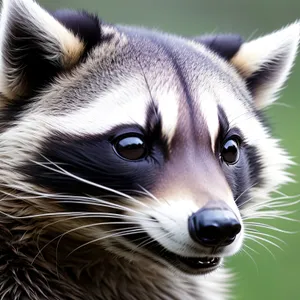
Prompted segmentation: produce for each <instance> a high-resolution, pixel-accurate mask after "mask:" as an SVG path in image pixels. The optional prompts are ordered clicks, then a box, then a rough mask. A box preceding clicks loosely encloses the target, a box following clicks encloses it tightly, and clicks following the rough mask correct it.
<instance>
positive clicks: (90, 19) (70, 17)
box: [52, 9, 104, 52]
mask: <svg viewBox="0 0 300 300" xmlns="http://www.w3.org/2000/svg"><path fill="white" fill-rule="evenodd" d="M52 15H53V16H54V18H55V19H56V20H58V21H59V22H60V23H62V24H63V25H64V26H65V27H66V28H68V29H69V30H71V31H72V32H73V33H74V34H75V35H77V36H79V37H80V38H81V40H83V41H84V42H85V45H86V48H85V49H86V52H88V51H89V50H90V49H92V48H93V47H94V46H95V45H97V44H99V43H100V42H101V41H102V39H103V38H104V37H103V34H102V31H101V22H100V20H99V18H98V17H97V16H96V15H93V14H90V13H87V12H85V11H75V10H70V9H61V10H57V11H54V12H52Z"/></svg>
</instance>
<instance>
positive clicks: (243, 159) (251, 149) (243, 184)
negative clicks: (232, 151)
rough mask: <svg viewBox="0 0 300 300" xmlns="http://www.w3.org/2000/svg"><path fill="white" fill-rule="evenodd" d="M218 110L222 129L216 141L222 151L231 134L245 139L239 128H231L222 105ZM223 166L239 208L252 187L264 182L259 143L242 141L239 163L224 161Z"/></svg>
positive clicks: (217, 151)
mask: <svg viewBox="0 0 300 300" xmlns="http://www.w3.org/2000/svg"><path fill="white" fill-rule="evenodd" d="M218 110H219V124H220V129H219V135H218V138H217V142H216V153H220V151H221V150H222V146H223V143H224V140H226V139H227V138H230V135H231V134H234V135H238V136H240V137H241V139H242V140H243V137H242V134H241V133H240V132H239V130H238V129H231V130H230V124H229V122H228V119H227V116H226V114H225V112H224V110H223V109H222V107H220V106H219V107H218ZM231 132H232V133H231ZM222 168H223V171H224V174H225V177H226V179H227V181H228V183H229V185H230V188H231V190H232V193H233V196H234V199H236V203H237V205H238V207H239V208H240V207H241V206H242V205H243V204H244V203H246V202H247V201H248V200H249V197H250V196H249V192H250V191H251V188H252V187H260V186H261V185H263V184H264V180H263V176H262V170H263V163H262V160H261V157H260V154H259V144H258V145H257V146H250V145H247V144H246V142H242V144H241V145H240V158H239V161H238V162H237V164H235V165H232V166H229V165H227V164H225V163H222Z"/></svg>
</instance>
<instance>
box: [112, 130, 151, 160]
mask: <svg viewBox="0 0 300 300" xmlns="http://www.w3.org/2000/svg"><path fill="white" fill-rule="evenodd" d="M115 150H116V152H117V153H118V155H119V156H121V157H122V158H125V159H128V160H138V159H141V158H143V157H144V156H145V155H146V145H145V142H144V141H143V140H142V139H141V138H140V137H137V136H129V137H124V138H121V139H119V140H118V141H117V143H116V145H115Z"/></svg>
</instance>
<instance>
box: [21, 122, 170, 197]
mask: <svg viewBox="0 0 300 300" xmlns="http://www.w3.org/2000/svg"><path fill="white" fill-rule="evenodd" d="M123 127H124V126H123ZM123 127H120V128H119V127H118V128H114V129H113V130H112V131H111V132H109V133H107V134H105V135H93V136H85V137H72V136H63V135H62V134H61V133H57V134H53V135H52V136H50V137H49V138H48V139H47V141H46V142H45V143H44V144H43V145H42V150H41V151H40V153H39V154H37V155H36V158H35V160H36V161H38V162H40V163H41V164H44V166H42V165H40V164H36V163H34V162H29V163H27V164H25V165H23V166H22V167H20V168H19V171H21V172H22V173H23V174H25V175H26V177H27V178H28V180H29V181H30V182H32V183H34V184H37V185H39V186H42V187H45V188H47V189H49V190H51V191H52V192H57V193H67V194H72V195H78V194H79V195H82V194H90V195H96V196H102V197H105V196H108V197H111V196H113V197H116V198H120V197H119V196H118V195H117V194H115V193H113V192H111V191H109V190H106V189H105V188H101V186H100V185H102V186H105V187H107V188H109V189H115V190H117V191H120V192H125V193H127V194H129V195H139V196H140V195H141V194H140V192H141V191H142V189H141V187H143V188H145V189H148V190H149V189H151V187H153V185H154V184H155V183H156V182H157V178H158V176H159V173H160V170H161V167H162V166H163V164H164V159H165V158H164V152H165V150H163V147H164V146H163V143H162V142H161V141H160V140H157V137H156V136H155V135H154V134H150V133H148V134H147V133H145V138H146V140H147V143H148V145H149V147H151V152H150V155H149V156H147V157H146V158H145V159H141V160H139V161H127V160H124V159H122V158H121V157H119V156H118V155H117V154H116V153H115V151H114V149H113V143H112V142H111V141H112V140H113V139H114V136H117V135H119V133H120V132H121V134H124V132H132V130H133V129H130V128H128V126H125V127H124V128H123ZM134 127H136V126H134V125H133V128H134ZM154 128H155V127H154ZM150 144H151V145H150ZM47 159H48V160H50V161H51V162H54V163H55V164H56V165H55V164H51V163H49V161H47ZM58 166H59V167H61V168H63V169H64V170H65V171H67V172H69V173H70V174H72V175H74V176H70V175H67V174H62V171H61V170H59V169H58ZM47 167H48V168H47ZM51 169H53V170H51ZM55 170H57V171H58V172H57V171H55ZM75 177H78V178H82V179H83V180H81V181H80V180H78V178H75ZM84 180H88V181H90V182H91V183H94V184H89V183H87V182H84ZM138 191H139V192H138Z"/></svg>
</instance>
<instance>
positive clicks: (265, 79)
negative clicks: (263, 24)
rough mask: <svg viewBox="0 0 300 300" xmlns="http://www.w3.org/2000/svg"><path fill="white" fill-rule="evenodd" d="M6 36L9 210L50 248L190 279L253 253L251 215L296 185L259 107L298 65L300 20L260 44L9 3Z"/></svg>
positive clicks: (3, 110)
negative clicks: (54, 241) (248, 235)
mask: <svg viewBox="0 0 300 300" xmlns="http://www.w3.org/2000/svg"><path fill="white" fill-rule="evenodd" d="M0 28H1V34H0V36H1V39H0V45H1V46H0V47H1V48H0V49H1V60H0V88H1V104H0V114H1V124H2V125H1V134H0V157H1V161H0V177H1V183H2V185H3V186H4V187H5V189H4V191H3V192H2V193H3V195H4V196H5V197H8V198H10V197H12V198H13V200H14V202H12V201H10V202H9V201H8V202H7V204H5V205H4V204H3V207H5V208H6V209H7V215H10V216H14V217H18V218H21V219H22V218H23V219H25V220H30V221H32V220H34V222H35V223H34V224H35V225H34V226H35V227H36V228H39V229H43V232H45V233H44V238H45V243H46V244H47V245H48V244H49V240H47V236H48V237H50V236H53V235H54V234H57V235H58V236H59V237H60V238H61V237H63V236H64V235H68V236H69V239H70V240H71V241H72V242H73V243H74V244H72V243H71V244H69V240H68V243H67V242H66V243H64V242H63V240H62V241H61V243H60V248H59V249H61V248H62V249H63V248H65V249H67V250H70V252H71V253H72V254H73V253H75V252H76V253H77V255H79V256H80V253H82V251H86V249H101V251H102V250H105V251H107V252H109V253H112V254H113V255H117V256H122V257H125V258H127V259H129V260H133V261H135V262H138V261H145V260H146V261H149V262H151V263H152V264H154V265H155V266H156V267H157V268H161V267H165V266H168V267H170V268H175V269H176V270H179V271H181V272H184V273H188V274H204V273H207V272H210V271H212V270H214V269H216V268H217V267H218V266H219V265H220V263H221V261H222V258H223V257H226V256H229V255H232V254H234V253H236V252H238V251H239V250H240V249H241V247H242V244H243V239H244V232H245V224H244V223H243V219H244V218H247V217H249V216H251V214H253V213H255V211H256V210H258V209H261V208H262V205H260V203H261V202H262V201H266V199H268V196H269V193H270V192H271V191H273V190H275V189H277V188H278V186H279V185H280V184H283V183H286V182H288V180H289V178H288V174H287V173H286V171H285V168H286V167H287V166H288V165H289V163H290V160H289V157H288V156H287V154H286V153H285V151H284V150H282V149H281V148H280V147H279V145H278V141H277V140H275V139H273V138H272V137H271V135H270V132H269V130H268V128H267V127H266V126H265V123H264V120H263V117H262V113H261V110H262V109H263V108H265V107H266V106H267V105H269V104H270V103H272V101H274V100H275V99H274V95H275V94H276V93H277V91H278V90H279V89H280V88H281V87H282V85H283V84H284V82H285V80H286V78H287V75H288V73H289V71H290V69H291V66H292V63H293V61H294V58H295V54H296V50H297V45H298V40H299V30H300V27H299V24H298V23H295V24H293V25H290V26H289V27H287V28H284V29H282V30H281V31H278V32H275V33H272V34H270V35H267V36H264V37H261V38H259V39H256V40H253V41H250V42H244V41H243V40H242V39H241V38H240V37H239V36H236V35H220V36H214V37H212V36H204V37H200V38H193V39H192V38H183V37H177V36H173V35H169V34H164V33H160V32H155V31H150V30H144V29H139V28H132V27H125V26H111V25H107V24H105V23H102V22H100V21H99V20H98V18H96V17H94V16H91V15H89V14H86V13H81V12H73V11H58V12H55V13H52V14H50V13H48V12H46V11H45V10H44V9H42V8H41V7H40V6H39V5H38V4H37V3H35V2H34V1H31V0H30V1H29V0H28V1H24V0H10V1H8V0H4V1H3V8H2V17H1V27H0ZM5 197H4V198H3V199H4V203H5V199H6V198H5ZM274 214H275V213H274ZM45 227H46V229H45ZM51 232H52V234H50V233H51ZM50 240H51V239H50ZM47 242H48V243H47ZM74 245H75V246H74ZM71 246H74V247H73V248H72V249H69V248H70V247H71ZM45 251H47V247H46V248H45ZM61 251H63V250H61ZM69 254H70V253H69ZM88 259H91V260H97V258H95V257H90V258H88Z"/></svg>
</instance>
